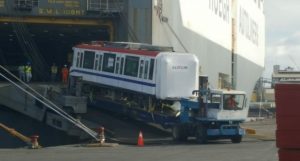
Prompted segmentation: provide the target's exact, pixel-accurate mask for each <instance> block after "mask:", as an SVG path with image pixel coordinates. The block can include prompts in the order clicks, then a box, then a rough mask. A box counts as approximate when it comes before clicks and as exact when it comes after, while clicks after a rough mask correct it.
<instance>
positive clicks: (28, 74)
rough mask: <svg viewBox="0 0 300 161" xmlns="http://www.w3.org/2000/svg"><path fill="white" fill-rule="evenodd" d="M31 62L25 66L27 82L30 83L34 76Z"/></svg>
mask: <svg viewBox="0 0 300 161" xmlns="http://www.w3.org/2000/svg"><path fill="white" fill-rule="evenodd" d="M31 70H32V69H31V64H30V63H29V62H28V63H27V65H26V66H25V76H26V82H27V83H29V82H30V81H31V78H32V74H31Z"/></svg>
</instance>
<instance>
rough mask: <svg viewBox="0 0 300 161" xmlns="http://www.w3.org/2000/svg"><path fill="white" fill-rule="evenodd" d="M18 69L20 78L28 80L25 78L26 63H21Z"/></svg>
mask: <svg viewBox="0 0 300 161" xmlns="http://www.w3.org/2000/svg"><path fill="white" fill-rule="evenodd" d="M18 71H19V78H20V80H22V81H26V80H25V67H24V65H20V66H19V67H18Z"/></svg>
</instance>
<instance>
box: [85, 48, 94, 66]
mask: <svg viewBox="0 0 300 161" xmlns="http://www.w3.org/2000/svg"><path fill="white" fill-rule="evenodd" d="M94 60H95V52H93V51H84V61H83V68H86V69H94Z"/></svg>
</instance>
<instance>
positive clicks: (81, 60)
mask: <svg viewBox="0 0 300 161" xmlns="http://www.w3.org/2000/svg"><path fill="white" fill-rule="evenodd" d="M83 60H84V59H83V53H80V68H82V66H83Z"/></svg>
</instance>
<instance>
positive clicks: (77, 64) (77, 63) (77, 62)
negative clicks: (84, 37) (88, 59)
mask: <svg viewBox="0 0 300 161" xmlns="http://www.w3.org/2000/svg"><path fill="white" fill-rule="evenodd" d="M79 65H80V52H78V53H77V59H76V67H77V68H79V67H80V66H79Z"/></svg>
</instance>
